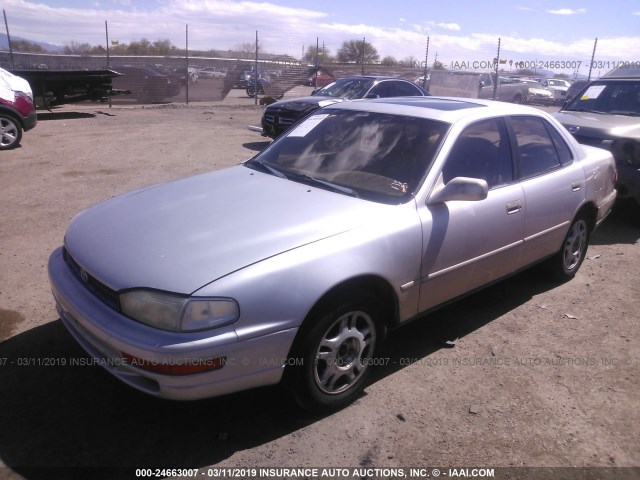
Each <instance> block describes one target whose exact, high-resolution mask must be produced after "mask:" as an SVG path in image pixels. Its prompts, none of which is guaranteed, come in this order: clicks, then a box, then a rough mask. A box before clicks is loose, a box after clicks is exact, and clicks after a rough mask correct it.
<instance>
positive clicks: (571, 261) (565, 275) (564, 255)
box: [548, 215, 591, 280]
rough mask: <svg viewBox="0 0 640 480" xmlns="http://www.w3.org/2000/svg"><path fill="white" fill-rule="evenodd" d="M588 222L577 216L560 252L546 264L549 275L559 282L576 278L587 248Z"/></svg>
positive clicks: (581, 216)
mask: <svg viewBox="0 0 640 480" xmlns="http://www.w3.org/2000/svg"><path fill="white" fill-rule="evenodd" d="M590 230H591V229H590V225H589V220H588V219H587V217H586V216H585V215H578V216H577V217H576V218H575V219H574V220H573V222H571V226H570V227H569V231H568V232H567V235H566V237H565V238H564V241H563V242H562V246H561V247H560V251H559V252H558V253H557V254H556V255H555V256H553V257H552V258H551V259H550V260H549V263H548V266H549V268H550V270H551V273H552V274H553V275H554V276H556V277H557V278H559V279H561V280H571V279H572V278H573V277H575V276H576V273H578V270H579V269H580V266H581V265H582V262H583V261H584V258H585V256H586V255H587V248H588V247H589V237H590Z"/></svg>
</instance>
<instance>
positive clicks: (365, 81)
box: [316, 78, 374, 100]
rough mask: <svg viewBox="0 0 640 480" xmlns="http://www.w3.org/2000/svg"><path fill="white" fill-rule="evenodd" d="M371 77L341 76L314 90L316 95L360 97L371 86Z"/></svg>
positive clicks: (348, 98)
mask: <svg viewBox="0 0 640 480" xmlns="http://www.w3.org/2000/svg"><path fill="white" fill-rule="evenodd" d="M373 83H374V81H373V79H371V78H341V79H339V80H336V81H335V82H333V83H330V84H329V85H327V86H326V87H323V88H321V89H320V90H318V91H317V92H316V95H321V96H325V97H335V98H346V99H347V100H353V99H356V98H362V97H364V95H365V94H366V93H367V92H368V91H369V89H370V88H371V87H372V86H373Z"/></svg>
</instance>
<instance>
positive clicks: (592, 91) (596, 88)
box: [580, 85, 606, 100]
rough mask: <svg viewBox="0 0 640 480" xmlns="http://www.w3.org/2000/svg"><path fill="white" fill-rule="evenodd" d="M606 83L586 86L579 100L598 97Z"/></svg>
mask: <svg viewBox="0 0 640 480" xmlns="http://www.w3.org/2000/svg"><path fill="white" fill-rule="evenodd" d="M605 87H606V85H592V86H591V87H589V88H587V91H586V92H584V93H583V94H582V96H581V97H580V100H591V99H595V98H598V97H599V96H600V94H601V93H602V91H603V90H604V89H605Z"/></svg>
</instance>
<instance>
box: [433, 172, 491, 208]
mask: <svg viewBox="0 0 640 480" xmlns="http://www.w3.org/2000/svg"><path fill="white" fill-rule="evenodd" d="M488 194H489V185H487V181H486V180H483V179H481V178H470V177H455V178H453V179H451V180H450V181H449V182H448V183H447V184H446V185H440V186H438V187H436V189H435V191H434V192H433V193H432V194H431V197H429V200H428V202H427V203H429V204H434V203H443V202H449V201H452V200H462V201H467V202H477V201H479V200H484V199H485V198H487V195H488Z"/></svg>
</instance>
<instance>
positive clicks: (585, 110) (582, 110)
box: [565, 108, 610, 115]
mask: <svg viewBox="0 0 640 480" xmlns="http://www.w3.org/2000/svg"><path fill="white" fill-rule="evenodd" d="M565 111H567V112H585V113H599V114H600V115H610V113H609V112H600V111H598V110H590V109H588V108H572V109H571V110H569V109H567V110H565Z"/></svg>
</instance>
